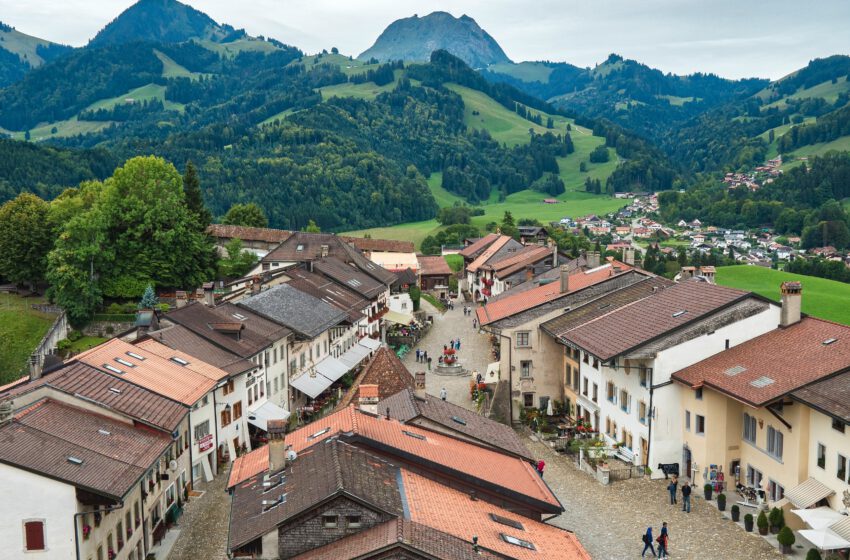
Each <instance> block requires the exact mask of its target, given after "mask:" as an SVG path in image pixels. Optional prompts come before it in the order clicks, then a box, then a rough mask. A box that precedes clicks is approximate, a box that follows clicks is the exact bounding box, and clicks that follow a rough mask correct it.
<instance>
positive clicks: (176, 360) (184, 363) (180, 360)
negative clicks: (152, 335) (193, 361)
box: [169, 356, 189, 367]
mask: <svg viewBox="0 0 850 560" xmlns="http://www.w3.org/2000/svg"><path fill="white" fill-rule="evenodd" d="M169 360H171V361H172V362H174V363H175V364H180V365H181V366H184V367H185V366H188V365H189V362H187V361H186V360H184V359H183V358H178V357H177V356H174V357H172V358H169Z"/></svg>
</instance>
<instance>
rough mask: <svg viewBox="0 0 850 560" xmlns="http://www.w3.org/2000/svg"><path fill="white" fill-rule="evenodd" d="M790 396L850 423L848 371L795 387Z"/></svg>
mask: <svg viewBox="0 0 850 560" xmlns="http://www.w3.org/2000/svg"><path fill="white" fill-rule="evenodd" d="M791 396H792V397H794V398H795V399H797V400H798V401H801V402H804V403H806V404H808V405H810V406H812V407H814V408H816V409H818V410H820V411H822V412H824V413H825V414H829V415H830V416H833V417H835V418H840V419H841V420H843V421H844V422H846V423H847V424H850V372H845V373H842V374H839V375H836V376H833V377H830V378H828V379H824V380H823V381H817V382H815V383H812V384H811V385H807V386H806V387H803V388H802V389H797V390H796V391H794V392H793V393H791Z"/></svg>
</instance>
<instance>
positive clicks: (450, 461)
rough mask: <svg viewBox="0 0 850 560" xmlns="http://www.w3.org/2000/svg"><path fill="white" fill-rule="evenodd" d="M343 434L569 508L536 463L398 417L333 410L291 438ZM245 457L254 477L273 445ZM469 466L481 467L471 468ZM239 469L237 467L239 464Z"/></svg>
mask: <svg viewBox="0 0 850 560" xmlns="http://www.w3.org/2000/svg"><path fill="white" fill-rule="evenodd" d="M326 429H327V431H325V430H326ZM337 434H340V435H344V436H345V440H346V441H348V442H350V443H353V444H355V445H358V444H360V443H362V444H364V445H365V446H367V447H376V446H377V447H379V448H381V449H382V450H384V452H385V453H388V454H390V455H392V456H394V457H398V458H399V459H403V458H408V460H410V461H412V462H414V463H416V464H420V465H424V466H430V468H433V469H437V470H441V471H444V472H447V473H450V474H451V475H452V476H455V477H457V478H460V479H462V480H465V481H467V483H469V484H472V485H475V486H477V487H480V488H482V489H486V490H489V491H491V492H495V493H497V494H499V495H503V496H506V497H507V496H511V497H512V498H513V499H514V500H521V501H524V502H526V503H529V504H533V505H534V507H536V508H538V509H539V510H540V511H547V512H552V513H560V512H561V511H563V508H562V506H561V503H560V502H559V501H558V499H557V498H556V497H555V495H554V494H553V493H552V491H551V490H550V489H549V487H548V486H546V484H545V483H544V482H543V481H542V479H541V478H540V476H539V475H538V474H537V471H536V470H535V469H534V467H533V466H531V464H530V463H528V462H527V461H525V460H524V459H520V458H516V457H510V456H508V455H505V454H503V453H500V452H498V451H494V450H491V449H487V448H484V447H480V446H478V445H474V444H471V443H467V442H464V441H460V440H458V439H455V438H453V437H450V436H447V435H443V434H439V433H436V432H431V431H428V430H424V429H422V428H419V427H418V426H413V425H409V424H403V423H401V422H398V421H396V420H394V419H386V418H376V417H374V416H372V415H369V414H364V413H361V412H359V411H358V410H357V409H356V408H355V407H354V406H350V407H348V408H347V409H343V410H340V411H339V412H334V413H332V414H329V415H328V416H325V417H323V418H320V419H319V420H317V421H315V422H312V423H310V424H308V425H306V426H304V427H302V428H299V429H298V430H295V431H294V432H290V433H288V434H286V443H287V445H289V446H291V447H292V449H293V450H294V451H295V452H296V453H300V452H301V451H302V450H304V449H307V448H308V447H310V446H312V445H314V444H316V443H319V442H321V441H323V440H325V439H328V438H331V437H333V436H335V435H337ZM410 434H413V435H410ZM253 453H257V454H258V455H259V457H251V458H250V459H247V460H246V459H245V457H248V456H250V455H252V454H253ZM263 457H265V463H263ZM240 459H243V461H242V462H241V463H240V464H239V466H238V469H239V471H240V476H251V471H252V470H253V469H248V468H247V466H248V465H249V464H250V465H254V468H255V469H259V470H258V471H256V472H255V473H254V474H257V472H262V470H264V469H266V468H268V446H266V447H260V448H259V449H257V450H255V451H252V452H251V453H249V454H248V455H243V456H242V457H240ZM238 462H239V459H237V463H238ZM469 465H479V467H476V469H474V470H472V471H470V469H469ZM233 470H234V471H235V470H237V466H236V463H234V467H233ZM240 482H242V481H241V480H238V479H236V478H235V477H233V476H232V473H231V478H230V480H229V485H231V486H233V485H234V484H237V485H238V484H239V483H240Z"/></svg>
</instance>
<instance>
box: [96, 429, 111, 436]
mask: <svg viewBox="0 0 850 560" xmlns="http://www.w3.org/2000/svg"><path fill="white" fill-rule="evenodd" d="M97 433H99V434H100V435H102V436H111V435H112V432H110V431H109V430H104V429H103V428H101V429H99V430H98V431H97Z"/></svg>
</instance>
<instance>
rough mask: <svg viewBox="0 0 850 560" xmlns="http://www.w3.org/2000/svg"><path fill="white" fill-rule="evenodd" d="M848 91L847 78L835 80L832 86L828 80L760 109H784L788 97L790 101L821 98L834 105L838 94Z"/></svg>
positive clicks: (849, 85) (849, 87)
mask: <svg viewBox="0 0 850 560" xmlns="http://www.w3.org/2000/svg"><path fill="white" fill-rule="evenodd" d="M848 90H850V84H848V83H847V77H846V76H845V77H841V78H838V80H836V82H835V83H834V84H833V83H832V81H831V80H830V81H826V82H823V83H820V84H818V85H816V86H812V87H810V88H806V89H801V90H798V91H796V92H794V93H792V94H791V95H786V96H785V97H783V98H781V99H779V100H777V101H774V102H773V103H770V104H768V105H764V106H763V107H762V110H766V109H769V108H771V107H779V108H780V109H781V108H784V107H785V100H786V99H787V98H789V97H790V98H791V99H807V98H810V97H822V98H823V99H825V100H826V101H827V102H828V103H835V100H836V99H838V94H839V93H843V92H845V91H848Z"/></svg>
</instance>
